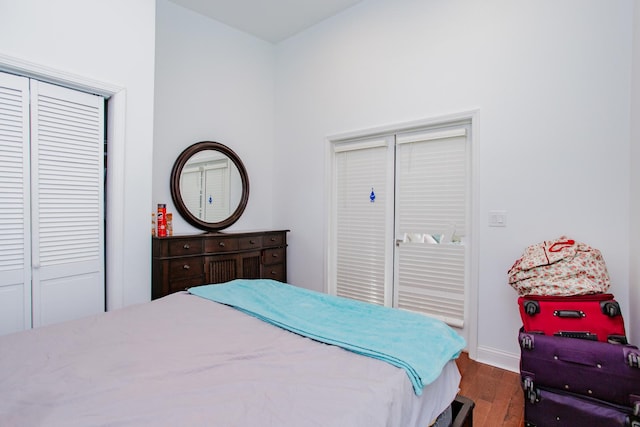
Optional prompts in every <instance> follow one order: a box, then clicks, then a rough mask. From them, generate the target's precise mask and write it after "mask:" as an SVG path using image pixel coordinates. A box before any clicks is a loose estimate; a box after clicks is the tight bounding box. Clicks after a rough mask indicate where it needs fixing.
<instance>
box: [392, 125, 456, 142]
mask: <svg viewBox="0 0 640 427" xmlns="http://www.w3.org/2000/svg"><path fill="white" fill-rule="evenodd" d="M466 134H467V130H466V129H465V128H459V129H447V130H442V131H435V132H433V131H431V132H418V133H411V134H406V133H403V134H401V135H398V137H397V138H396V144H407V143H410V142H418V141H433V140H436V139H443V138H455V137H457V136H465V135H466Z"/></svg>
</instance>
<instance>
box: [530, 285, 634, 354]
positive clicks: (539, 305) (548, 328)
mask: <svg viewBox="0 0 640 427" xmlns="http://www.w3.org/2000/svg"><path fill="white" fill-rule="evenodd" d="M518 306H519V309H520V317H521V318H522V323H523V326H524V330H525V331H526V332H531V333H540V334H544V335H556V336H562V337H569V338H582V339H589V340H594V341H602V342H610V343H619V344H626V343H627V338H626V332H625V328H624V319H623V318H622V312H621V311H620V305H619V304H618V302H617V301H616V300H615V299H614V298H613V295H612V294H591V295H576V296H538V295H528V296H522V297H519V298H518Z"/></svg>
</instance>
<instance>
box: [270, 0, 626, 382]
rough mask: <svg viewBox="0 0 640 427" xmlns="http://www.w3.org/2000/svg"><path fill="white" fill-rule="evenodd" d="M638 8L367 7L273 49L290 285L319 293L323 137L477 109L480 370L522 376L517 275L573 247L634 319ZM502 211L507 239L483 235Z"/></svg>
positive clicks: (279, 191)
mask: <svg viewBox="0 0 640 427" xmlns="http://www.w3.org/2000/svg"><path fill="white" fill-rule="evenodd" d="M632 7H633V3H632V0H614V1H607V2H602V1H599V0H566V1H563V2H556V1H551V0H544V1H519V2H513V1H510V0H490V1H483V2H477V1H473V0H453V1H438V0H434V1H421V0H370V1H365V2H363V3H359V4H358V5H356V6H354V7H352V8H351V9H348V10H347V11H346V12H344V13H342V14H341V15H339V16H337V17H334V18H333V19H330V20H328V21H325V22H323V23H322V24H320V25H318V26H316V27H314V28H313V29H311V30H308V31H306V32H304V33H302V34H299V35H298V36H296V37H293V38H291V39H289V40H287V41H285V42H283V43H280V44H279V45H278V49H277V71H276V77H277V86H276V90H277V103H276V137H277V144H276V153H275V155H276V157H277V158H278V159H279V160H278V162H279V163H284V164H287V165H288V167H287V168H280V167H276V168H274V170H275V178H274V196H275V201H276V203H275V205H274V207H275V210H274V221H275V223H276V225H278V224H279V225H281V226H286V227H290V228H291V229H292V234H291V239H290V243H291V246H290V251H289V253H288V256H289V281H290V282H292V283H295V284H299V285H302V286H305V287H308V288H312V289H316V290H322V289H323V288H324V283H325V280H324V271H323V263H322V260H323V257H324V254H325V251H324V248H323V241H324V239H325V227H326V218H325V213H326V210H325V209H326V207H325V204H324V191H325V189H324V181H323V173H324V165H323V161H321V159H323V158H324V156H325V144H326V140H325V138H326V136H328V135H332V134H339V133H343V132H348V131H354V130H360V129H366V128H372V127H378V126H382V125H388V124H393V123H402V122H407V121H412V120H419V119H427V118H431V117H436V116H441V115H446V114H449V113H455V112H459V111H464V110H469V109H473V108H478V109H479V111H480V113H479V121H480V122H479V126H480V132H479V134H476V135H475V137H474V138H475V139H474V140H475V142H476V146H475V147H474V149H475V150H478V155H479V170H478V171H476V172H477V176H478V180H479V182H478V188H479V195H478V196H479V203H478V205H477V206H474V207H473V212H474V215H476V216H477V217H478V218H479V220H478V222H479V224H480V226H479V229H477V230H475V237H476V238H477V239H478V242H479V254H478V262H479V270H478V272H479V278H478V279H479V280H478V283H477V284H476V285H477V286H478V289H479V295H480V300H479V308H478V314H479V319H478V322H479V323H478V328H479V333H478V345H479V348H478V357H479V359H480V360H484V361H487V362H491V363H494V364H496V365H499V366H505V367H508V368H511V369H514V370H516V369H517V360H518V357H519V349H518V345H517V340H516V337H517V331H518V328H519V326H520V324H521V322H520V318H519V315H518V312H517V305H516V293H515V291H513V290H512V289H511V288H510V287H509V285H508V284H507V275H506V273H507V270H508V269H509V267H510V266H511V265H512V263H513V262H514V261H515V260H516V258H518V257H519V256H520V255H521V254H522V251H523V250H524V248H525V247H526V246H527V245H529V244H533V243H537V242H539V241H542V240H545V239H551V238H555V237H558V236H560V235H561V234H567V235H569V236H570V237H572V238H574V239H577V240H580V241H583V242H586V243H589V244H591V245H592V246H595V247H597V248H599V249H600V250H601V251H602V253H603V255H604V257H605V260H606V262H607V265H608V267H609V272H610V275H611V278H612V281H613V286H612V288H611V291H612V292H613V293H614V294H616V295H620V296H621V297H622V298H621V299H623V301H622V306H623V307H622V308H623V311H624V313H625V314H626V315H629V311H630V310H629V308H630V307H629V304H628V302H629V301H628V299H627V296H628V295H629V284H628V283H629V261H630V260H629V249H628V248H629V244H630V242H629V221H630V215H629V214H630V165H629V160H628V158H629V140H630V128H631V126H630V90H629V88H630V84H631V57H632V56H631V39H632V36H631V32H632V18H631V17H632ZM493 209H503V210H506V211H507V215H508V217H507V227H506V228H490V227H488V226H487V220H488V212H489V210H493Z"/></svg>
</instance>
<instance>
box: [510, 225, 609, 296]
mask: <svg viewBox="0 0 640 427" xmlns="http://www.w3.org/2000/svg"><path fill="white" fill-rule="evenodd" d="M508 275H509V285H511V287H513V288H514V289H515V290H516V291H517V292H518V295H520V296H524V295H558V296H571V295H586V294H595V293H604V292H606V291H607V290H608V289H609V286H610V285H611V282H610V280H609V272H608V271H607V266H606V264H605V262H604V258H603V257H602V254H601V253H600V251H599V250H598V249H595V248H592V247H591V246H589V245H587V244H585V243H580V242H576V241H575V240H573V239H569V238H567V237H566V236H561V237H560V238H558V239H555V240H546V241H544V242H542V243H537V244H535V245H531V246H529V247H527V248H526V249H525V251H524V254H523V255H522V257H520V258H518V259H517V260H516V262H515V263H514V264H513V266H512V267H511V268H510V269H509V272H508Z"/></svg>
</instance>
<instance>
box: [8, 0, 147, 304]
mask: <svg viewBox="0 0 640 427" xmlns="http://www.w3.org/2000/svg"><path fill="white" fill-rule="evenodd" d="M154 38H155V1H154V0H138V1H135V2H130V1H128V0H112V1H109V2H106V1H97V0H91V1H86V0H56V1H55V2H52V1H49V0H27V1H15V0H0V55H2V57H3V58H5V59H7V58H10V59H11V61H10V62H13V61H14V60H15V61H16V62H18V63H24V64H25V65H26V68H32V69H34V70H36V71H37V70H38V69H42V70H45V72H46V73H53V74H60V75H66V76H71V77H72V78H74V76H75V77H78V78H80V79H81V80H83V81H84V82H87V81H89V82H91V81H95V82H96V83H97V85H98V86H105V85H106V86H113V87H117V88H119V89H121V92H120V93H119V95H118V99H119V103H120V104H121V108H118V114H121V120H120V122H119V123H122V124H123V125H124V126H123V127H122V128H120V129H118V132H120V134H121V135H123V137H122V139H121V141H120V142H119V144H121V145H122V146H118V147H115V146H111V147H110V148H109V150H120V153H121V160H122V161H120V162H119V163H120V164H118V165H117V167H115V168H114V170H118V171H119V173H120V174H122V178H121V181H120V182H121V183H122V184H123V185H122V192H121V193H120V194H117V198H118V200H117V202H114V203H113V204H111V206H107V209H110V207H113V206H118V209H119V211H118V212H114V213H113V215H115V217H116V218H117V221H114V223H116V222H117V223H118V233H117V234H118V236H117V237H116V238H114V239H110V237H114V236H113V229H112V228H111V229H110V228H108V229H107V239H110V240H108V242H107V244H108V245H109V244H110V243H111V244H113V243H115V242H117V244H118V247H117V248H113V249H114V252H115V253H117V254H118V257H120V261H119V265H118V266H117V268H116V269H115V270H114V271H115V272H116V273H117V275H118V276H119V277H117V278H114V277H107V287H110V286H111V284H113V283H114V282H117V284H116V287H118V288H119V290H118V291H117V292H116V293H115V294H116V299H117V301H114V300H113V298H111V299H112V301H111V302H112V306H113V307H118V306H122V305H128V304H133V303H137V302H144V301H148V300H149V299H150V296H151V295H150V294H151V292H150V280H151V279H150V277H151V274H150V269H151V262H150V255H149V254H150V248H151V245H150V239H149V206H150V205H151V154H152V142H153V141H152V139H153V134H152V132H153V65H154V43H155V40H154ZM0 61H1V59H0ZM0 66H2V64H0ZM125 100H126V105H124V104H125ZM119 179H120V178H119ZM109 233H112V234H109ZM113 262H114V261H113V259H107V265H108V266H107V268H108V269H109V264H110V263H111V264H113Z"/></svg>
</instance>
